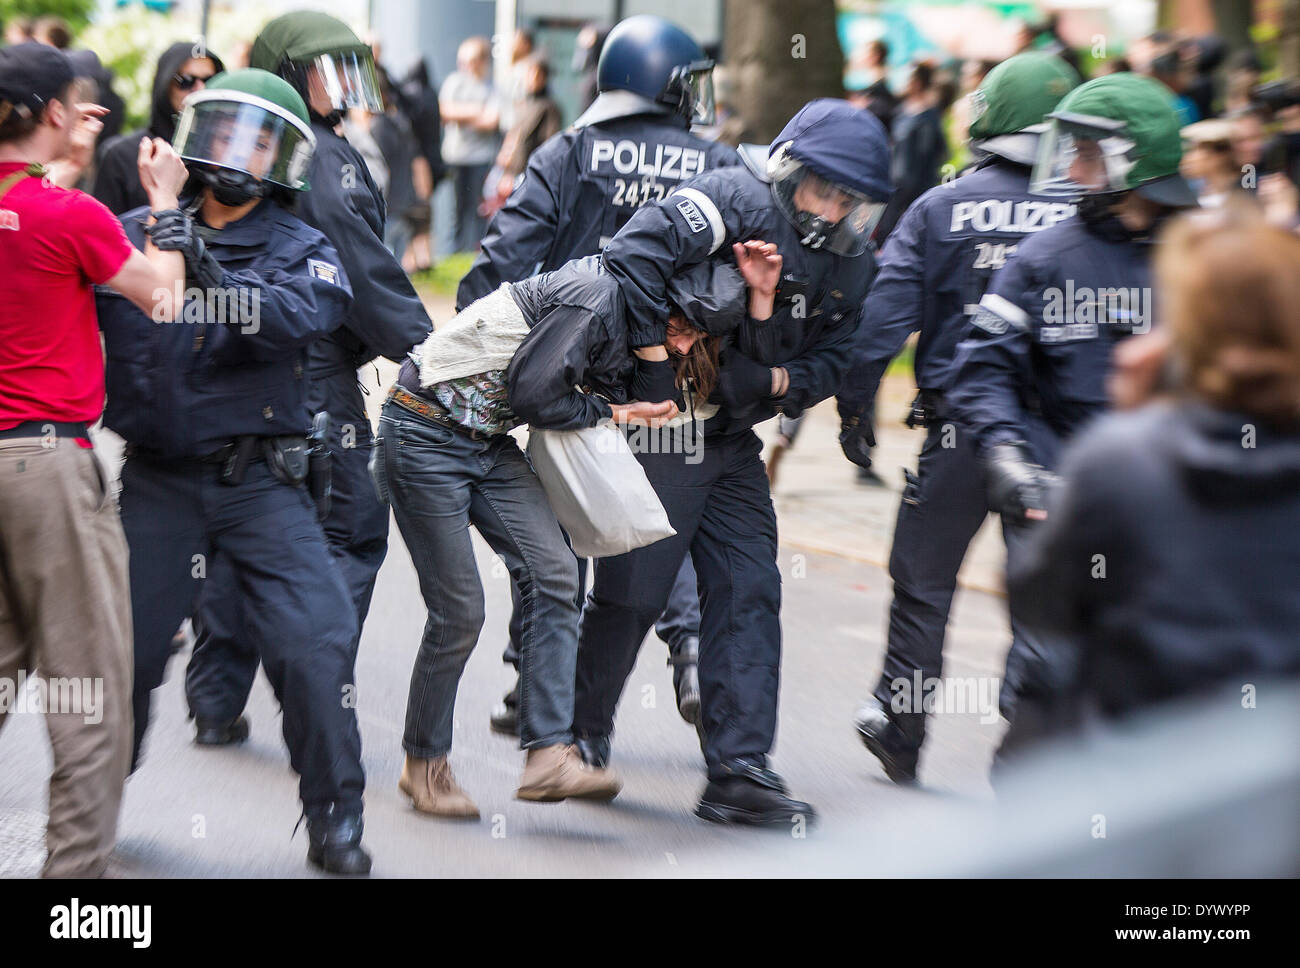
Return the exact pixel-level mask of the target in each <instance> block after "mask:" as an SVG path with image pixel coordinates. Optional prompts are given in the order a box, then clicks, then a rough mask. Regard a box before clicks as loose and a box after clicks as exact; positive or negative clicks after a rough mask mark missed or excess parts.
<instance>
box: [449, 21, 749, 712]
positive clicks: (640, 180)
mask: <svg viewBox="0 0 1300 968" xmlns="http://www.w3.org/2000/svg"><path fill="white" fill-rule="evenodd" d="M712 69H713V61H711V60H709V59H707V58H706V57H705V56H704V52H703V51H702V50H701V49H700V46H699V44H697V43H696V42H695V41H694V39H692V38H691V36H690V35H689V34H688V33H686V32H685V31H684V30H682V29H681V28H680V27H677V26H675V25H674V24H671V23H669V22H668V21H666V20H664V19H663V18H661V17H655V16H652V15H648V14H645V15H641V16H636V17H629V18H627V19H626V20H623V21H621V22H619V24H618V25H617V26H615V27H614V29H613V30H611V31H610V33H609V36H608V38H607V39H606V41H605V46H604V49H603V50H602V51H601V54H600V61H599V64H598V67H597V82H598V85H599V90H600V93H599V95H598V96H597V97H596V100H595V102H594V103H593V104H592V105H591V106H590V107H589V108H588V109H587V111H586V112H585V113H584V114H583V115H582V116H581V117H579V118H578V120H577V121H576V122H574V124H573V126H572V127H571V128H569V129H568V130H566V131H563V132H561V133H560V134H558V135H556V136H555V137H554V138H551V139H550V140H549V141H547V142H546V143H545V144H544V145H542V146H541V147H540V148H538V149H537V151H535V152H534V153H533V155H532V157H531V158H530V159H529V162H528V169H527V171H526V172H525V174H524V176H523V181H522V182H521V183H520V184H519V185H518V186H516V188H515V191H514V193H513V194H512V195H511V196H510V199H509V201H507V202H506V205H505V207H504V208H502V210H501V211H500V212H498V213H497V215H496V216H495V218H493V220H492V223H491V224H490V225H489V226H488V231H487V234H486V235H485V236H484V238H483V243H482V251H481V252H480V253H479V255H478V257H477V258H476V259H475V260H474V265H473V266H472V267H471V268H470V271H469V273H468V274H467V275H466V276H465V278H464V279H462V280H461V283H460V288H459V289H458V290H457V293H456V309H457V311H458V312H459V311H460V310H462V309H464V308H465V307H466V306H468V305H469V304H470V303H471V302H473V301H474V300H476V299H480V298H482V297H483V296H486V295H488V294H489V293H491V292H492V291H494V290H495V289H497V288H498V287H499V286H500V285H501V284H502V283H503V282H518V281H520V280H522V279H526V278H528V277H529V276H532V275H534V274H536V273H539V272H550V271H553V270H555V269H557V268H559V267H560V266H561V265H563V264H564V263H565V262H568V261H569V260H570V259H576V258H581V257H583V256H588V255H595V254H596V253H598V252H599V251H600V250H601V249H602V248H604V247H605V245H606V244H607V243H608V242H609V240H610V239H611V238H613V237H614V235H615V233H617V232H618V230H619V229H620V228H622V227H623V225H625V224H626V223H627V221H628V219H630V218H631V217H632V215H633V214H635V213H636V212H637V210H638V209H640V208H641V207H642V206H644V205H647V204H650V203H653V202H658V201H662V200H663V199H664V198H666V197H667V196H668V195H669V194H671V193H672V191H673V190H674V189H675V188H676V187H677V186H678V185H679V184H680V183H681V182H683V181H686V180H687V179H690V178H693V177H694V176H696V175H698V174H701V173H703V172H705V171H711V170H712V169H714V168H721V167H725V166H729V165H736V164H739V162H740V159H739V158H738V157H737V156H736V153H735V152H734V151H733V150H732V149H731V148H729V147H727V146H726V145H720V144H717V143H715V142H712V141H706V140H705V139H704V138H701V137H698V136H697V135H695V134H692V133H691V125H692V124H693V123H694V124H711V123H712V122H713V95H712V82H711V72H712ZM584 564H585V563H584ZM580 571H581V572H582V574H583V575H584V576H585V568H581V569H580ZM579 584H580V585H585V582H579ZM512 596H513V597H514V599H515V608H514V614H513V615H512V616H511V620H510V645H509V647H508V648H507V649H506V654H505V658H506V661H508V662H510V663H512V664H513V665H516V666H518V650H517V647H516V646H517V643H518V641H519V630H520V609H519V603H518V593H517V592H516V591H515V590H514V589H513V586H512ZM699 624H700V608H699V600H698V598H697V593H696V581H695V571H694V568H693V567H692V565H691V559H690V556H689V555H687V556H686V558H685V559H684V561H683V562H682V566H681V570H680V572H679V574H678V579H677V581H676V583H675V584H674V586H673V592H672V594H671V595H670V596H669V600H668V604H667V608H666V609H665V611H664V614H663V615H662V616H661V617H660V619H659V621H658V623H657V625H656V631H657V632H658V634H659V637H660V638H661V639H663V640H664V641H665V642H666V643H667V644H668V647H669V664H670V665H672V666H673V687H674V689H675V691H676V693H677V705H678V710H679V711H680V712H681V714H682V717H683V718H684V719H685V720H686V721H687V722H691V723H695V722H697V721H698V718H699V680H698V678H697V675H696V668H695V661H696V656H697V655H698V650H699ZM517 710H518V688H517V687H516V689H514V690H511V692H510V693H509V694H508V695H507V696H506V698H505V700H504V702H503V703H502V705H501V706H500V707H498V708H497V709H496V710H495V711H494V712H493V715H492V728H493V729H495V730H497V731H498V732H503V733H507V734H512V735H513V734H515V733H517V731H518V726H517Z"/></svg>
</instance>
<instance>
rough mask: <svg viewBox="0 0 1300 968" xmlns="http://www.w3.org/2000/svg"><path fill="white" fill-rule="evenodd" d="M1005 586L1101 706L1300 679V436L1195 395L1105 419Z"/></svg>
mask: <svg viewBox="0 0 1300 968" xmlns="http://www.w3.org/2000/svg"><path fill="white" fill-rule="evenodd" d="M1061 472H1062V475H1063V477H1064V479H1065V486H1064V488H1063V491H1062V492H1061V494H1060V499H1059V501H1058V502H1057V503H1056V504H1055V505H1054V506H1053V508H1052V511H1051V513H1050V515H1049V516H1048V518H1047V520H1046V521H1045V522H1044V523H1043V524H1042V525H1040V526H1039V527H1038V528H1037V529H1036V534H1035V536H1034V539H1033V543H1032V544H1031V546H1030V547H1029V548H1028V549H1027V552H1026V555H1025V556H1024V558H1023V560H1022V561H1020V562H1019V563H1018V565H1017V566H1016V567H1013V568H1012V569H1011V572H1010V576H1009V591H1010V594H1011V596H1012V598H1013V599H1014V600H1016V601H1018V602H1019V603H1020V606H1019V610H1020V614H1019V618H1020V621H1022V622H1024V623H1026V625H1028V626H1032V627H1034V628H1037V629H1040V630H1042V631H1044V632H1047V633H1050V634H1052V635H1054V636H1060V637H1064V639H1065V641H1066V642H1067V644H1068V645H1070V646H1071V647H1073V648H1074V649H1075V650H1077V656H1078V668H1079V674H1078V681H1077V682H1076V683H1075V686H1074V693H1075V695H1076V698H1079V699H1083V700H1086V701H1087V702H1088V704H1089V705H1091V706H1094V707H1096V708H1097V709H1099V710H1100V711H1101V712H1102V713H1104V714H1107V715H1121V714H1125V713H1130V712H1134V711H1137V710H1139V709H1140V708H1142V707H1144V706H1147V705H1150V704H1152V703H1155V702H1160V701H1163V700H1166V699H1173V698H1175V697H1178V696H1183V695H1188V694H1193V693H1197V692H1202V691H1206V690H1210V689H1212V688H1214V687H1217V686H1223V685H1227V684H1233V685H1236V686H1238V687H1240V686H1241V684H1243V683H1246V682H1252V681H1254V680H1255V679H1256V677H1261V676H1266V675H1267V676H1297V675H1300V636H1298V635H1297V630H1298V629H1300V594H1297V589H1300V433H1297V432H1296V431H1294V430H1292V431H1290V432H1280V431H1278V430H1275V429H1270V428H1269V427H1268V426H1266V425H1265V424H1263V423H1262V422H1261V421H1259V420H1257V419H1254V418H1252V417H1250V416H1246V415H1243V414H1239V413H1228V412H1224V411H1219V410H1214V409H1211V408H1210V407H1208V406H1206V405H1204V404H1200V403H1192V402H1187V403H1181V404H1170V403H1160V404H1155V405H1152V406H1148V407H1146V408H1144V409H1142V410H1139V411H1135V412H1132V413H1125V414H1113V415H1110V416H1107V417H1105V418H1103V419H1101V420H1099V421H1097V422H1096V423H1095V424H1094V425H1093V426H1092V427H1091V428H1090V429H1089V430H1087V431H1086V432H1085V433H1084V434H1083V435H1082V436H1080V437H1079V438H1078V440H1076V441H1075V442H1074V444H1073V445H1072V446H1071V447H1070V448H1069V450H1068V451H1067V453H1066V456H1065V458H1064V460H1063V462H1062V468H1061Z"/></svg>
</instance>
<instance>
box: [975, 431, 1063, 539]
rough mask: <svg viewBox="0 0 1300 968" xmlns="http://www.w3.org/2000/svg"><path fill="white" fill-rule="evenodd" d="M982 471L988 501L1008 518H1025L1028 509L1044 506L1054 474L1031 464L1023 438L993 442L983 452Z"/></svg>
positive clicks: (1017, 519)
mask: <svg viewBox="0 0 1300 968" xmlns="http://www.w3.org/2000/svg"><path fill="white" fill-rule="evenodd" d="M984 471H985V474H986V475H987V478H988V489H989V504H990V505H991V506H992V507H993V509H994V510H995V511H998V512H999V513H1001V514H1003V515H1005V516H1007V517H1008V518H1009V519H1010V520H1013V521H1025V520H1028V519H1029V514H1028V512H1030V511H1040V512H1041V511H1045V510H1046V509H1047V504H1048V500H1049V497H1050V494H1051V491H1052V489H1053V485H1054V483H1055V481H1056V475H1055V474H1052V473H1051V472H1050V471H1047V470H1044V469H1043V468H1042V466H1040V465H1039V464H1036V463H1034V461H1033V459H1032V458H1031V457H1030V456H1029V449H1028V447H1027V446H1026V445H1025V443H1024V441H1019V440H1017V441H1011V442H1009V443H1001V444H994V445H993V446H992V447H990V448H989V450H988V452H987V453H986V454H985V455H984ZM1044 516H1045V515H1041V514H1039V515H1035V516H1034V517H1044Z"/></svg>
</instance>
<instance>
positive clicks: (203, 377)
mask: <svg viewBox="0 0 1300 968" xmlns="http://www.w3.org/2000/svg"><path fill="white" fill-rule="evenodd" d="M147 215H148V210H147V209H138V210H136V211H133V212H128V213H127V214H126V215H125V216H123V217H122V224H123V226H124V228H125V229H126V234H127V237H128V238H130V240H131V242H132V244H134V245H135V247H136V248H138V249H141V250H143V249H144V244H145V233H144V219H145V218H146V217H147ZM205 235H207V236H208V238H209V240H208V242H207V246H208V251H209V252H211V253H212V254H213V256H215V257H216V259H217V261H218V262H219V263H221V266H222V268H223V270H224V274H223V276H222V280H221V285H222V289H223V290H225V292H224V293H223V294H222V295H223V296H224V297H225V298H224V305H225V311H224V312H223V311H222V310H221V303H220V302H218V301H217V300H215V299H210V300H208V301H207V303H206V304H205V301H204V299H203V298H190V299H187V300H186V302H185V304H184V307H183V310H182V312H181V313H180V314H179V317H178V319H177V321H176V322H172V323H161V322H154V321H153V320H151V319H150V318H149V317H148V316H147V315H145V313H143V312H142V311H140V310H139V309H137V308H136V307H135V305H133V304H132V303H131V302H129V301H128V300H127V299H126V298H125V297H123V296H121V295H119V294H117V293H116V292H114V291H113V290H111V289H108V288H107V287H104V286H97V287H96V288H95V303H96V308H97V310H98V313H99V324H100V327H101V328H102V329H103V331H104V343H105V348H106V355H107V370H106V379H107V384H108V403H107V406H106V408H105V411H104V422H105V424H106V425H107V426H108V427H109V428H110V429H112V430H114V431H116V432H117V433H118V434H120V435H121V436H122V437H123V438H125V439H126V441H127V443H129V444H134V445H135V446H136V447H137V448H140V449H141V450H143V451H147V452H149V453H151V454H153V455H154V456H156V457H160V458H166V459H176V458H187V457H201V456H204V455H206V454H210V453H212V452H213V451H216V450H218V449H220V448H221V447H222V446H224V445H225V444H226V443H228V442H229V441H230V440H231V439H232V438H234V437H238V436H243V435H255V436H263V437H271V436H279V435H289V434H300V435H301V434H306V432H307V431H308V429H309V428H310V426H311V417H312V414H311V411H310V410H309V408H308V406H307V391H308V386H307V347H308V345H309V344H310V343H312V342H313V341H315V340H318V339H319V338H320V337H322V336H324V335H325V334H326V333H328V332H330V331H331V330H333V329H336V328H337V327H338V326H339V324H340V323H341V322H342V320H343V318H344V316H345V315H346V313H347V311H348V308H349V307H350V305H351V302H352V298H351V290H350V289H349V286H348V277H347V275H346V273H345V272H344V270H343V269H342V267H341V266H340V264H339V257H338V253H337V252H335V250H334V248H333V247H332V246H331V245H330V244H329V242H328V241H327V240H326V238H325V237H324V236H323V235H321V234H320V233H319V232H317V231H316V230H315V229H313V228H311V227H310V226H309V225H307V224H306V223H305V222H303V221H301V220H300V219H298V218H295V217H294V216H293V215H292V214H290V213H289V212H287V211H286V210H284V209H283V208H281V207H280V206H279V205H278V204H276V203H275V202H273V201H271V200H269V199H268V200H264V201H263V202H262V203H261V204H260V205H259V206H257V207H256V208H255V209H253V211H251V212H250V213H249V214H247V215H245V216H244V217H243V218H242V219H240V220H239V221H238V222H232V223H231V224H230V225H227V226H226V227H225V228H223V229H221V230H220V231H218V232H213V231H211V230H205Z"/></svg>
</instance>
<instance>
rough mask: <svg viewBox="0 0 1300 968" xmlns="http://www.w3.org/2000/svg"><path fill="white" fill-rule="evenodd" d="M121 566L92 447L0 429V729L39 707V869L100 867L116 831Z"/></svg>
mask: <svg viewBox="0 0 1300 968" xmlns="http://www.w3.org/2000/svg"><path fill="white" fill-rule="evenodd" d="M127 574H128V572H127V548H126V538H125V536H124V535H123V533H122V525H121V522H120V521H119V520H118V514H117V502H116V500H115V498H114V497H113V496H112V495H111V494H110V493H109V490H108V482H107V480H106V478H105V476H104V474H103V472H102V470H101V468H100V465H99V462H98V461H97V460H96V458H95V454H94V452H93V451H90V450H87V449H84V448H82V447H80V446H78V445H77V443H76V442H75V441H74V440H71V439H67V438H58V439H57V440H56V439H54V438H49V439H43V438H36V437H33V438H24V439H16V440H0V729H2V728H3V727H4V724H5V722H6V720H7V719H8V716H9V714H10V713H11V712H23V711H27V712H34V711H37V710H43V711H44V715H45V722H46V728H47V729H48V730H49V734H50V745H51V747H52V748H53V752H54V772H53V774H51V776H50V806H49V823H48V825H47V827H46V833H45V842H46V846H47V848H48V850H49V855H48V858H47V859H46V862H45V868H44V870H43V871H42V875H43V876H45V877H98V876H100V875H101V874H103V872H104V868H105V866H106V865H107V863H108V857H109V854H111V853H112V851H113V844H114V841H115V840H116V837H117V818H118V812H119V810H120V808H121V804H122V784H123V782H124V781H125V780H126V775H127V770H128V769H129V767H130V761H131V673H132V659H131V649H132V639H131V596H130V590H129V588H128V583H127ZM32 680H35V682H34V684H31V683H32ZM24 684H29V685H26V686H25V685H24ZM36 697H39V698H36ZM9 755H12V754H9Z"/></svg>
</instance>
